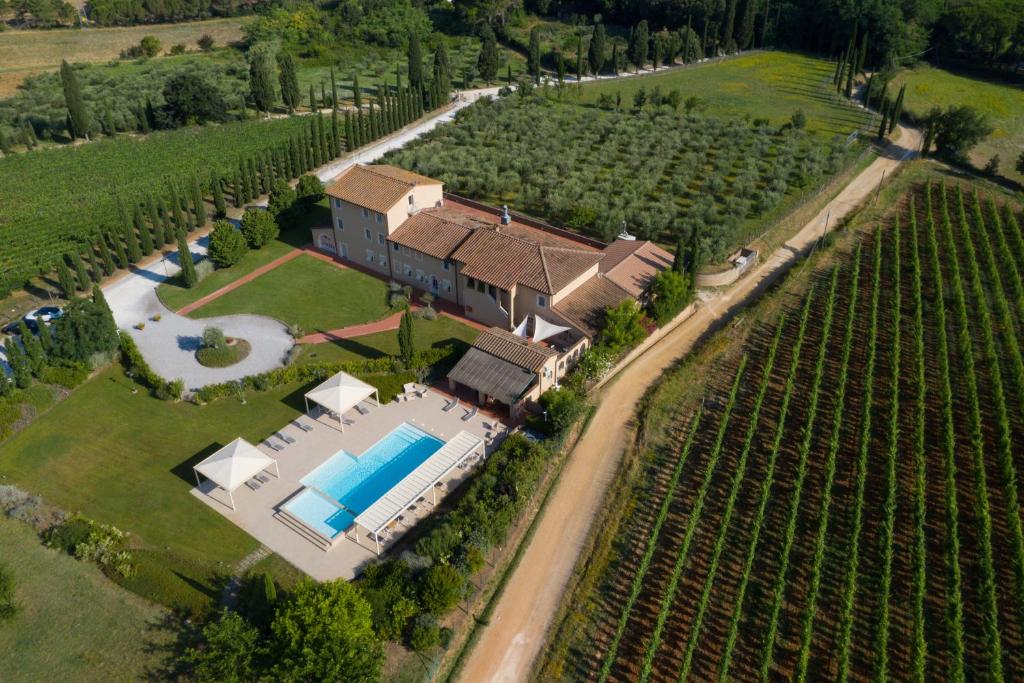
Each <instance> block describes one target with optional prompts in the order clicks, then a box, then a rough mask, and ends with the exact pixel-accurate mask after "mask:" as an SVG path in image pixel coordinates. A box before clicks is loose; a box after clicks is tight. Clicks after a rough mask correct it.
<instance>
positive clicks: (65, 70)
mask: <svg viewBox="0 0 1024 683" xmlns="http://www.w3.org/2000/svg"><path fill="white" fill-rule="evenodd" d="M60 82H61V86H62V88H63V90H64V105H65V106H66V107H67V110H68V120H69V121H70V122H71V128H70V130H69V131H68V132H69V133H71V136H72V137H74V138H85V139H86V140H88V139H89V131H90V130H91V129H92V118H91V117H90V116H89V110H88V109H87V108H86V106H85V99H83V97H82V85H81V84H80V83H79V82H78V75H77V74H76V73H75V72H74V70H73V69H72V68H71V65H70V64H68V63H67V61H63V62H61V63H60Z"/></svg>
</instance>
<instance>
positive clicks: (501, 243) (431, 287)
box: [312, 164, 672, 415]
mask: <svg viewBox="0 0 1024 683" xmlns="http://www.w3.org/2000/svg"><path fill="white" fill-rule="evenodd" d="M327 196H328V198H329V201H330V206H331V225H330V226H329V227H326V226H325V227H317V228H313V230H312V233H313V235H312V236H313V243H314V245H316V247H317V248H318V249H319V250H321V251H323V252H326V253H329V254H332V255H334V256H335V257H336V258H338V259H340V260H342V261H345V262H350V263H353V264H357V265H359V266H361V267H363V268H364V269H366V270H369V271H371V272H373V273H377V274H379V275H380V276H381V277H384V278H388V279H390V280H394V281H396V282H400V283H404V284H410V285H412V286H413V287H416V288H417V289H421V290H424V291H427V292H430V293H431V294H433V295H434V296H435V297H436V298H438V299H440V300H443V301H446V302H449V303H450V304H452V305H454V306H455V307H457V308H458V309H460V310H461V311H463V312H464V314H465V316H466V317H468V318H471V319H473V320H476V321H478V322H480V323H483V324H484V325H488V326H490V327H491V328H492V329H491V330H489V331H488V332H484V333H482V334H481V335H480V339H479V340H478V341H477V344H475V345H474V347H473V349H472V350H471V351H470V352H469V353H467V354H466V356H464V357H463V359H462V360H461V361H460V362H459V364H458V365H457V366H456V367H455V368H454V369H453V371H452V374H451V375H450V376H449V381H450V383H451V385H452V388H453V389H456V388H458V387H459V386H464V387H468V388H469V389H472V390H475V391H476V392H477V399H478V400H479V401H480V402H481V403H491V402H494V401H497V402H498V403H502V404H505V405H507V406H508V408H509V411H510V412H511V413H512V414H513V415H515V414H517V413H518V412H520V411H521V410H522V408H523V407H524V406H525V405H526V404H527V403H530V402H532V401H534V400H536V398H537V397H538V396H539V395H540V394H541V393H543V392H544V391H546V390H547V388H549V387H550V386H554V385H555V384H556V383H557V381H558V379H559V378H561V377H562V376H563V375H564V374H565V373H566V372H567V371H568V370H569V369H571V368H572V366H573V365H575V363H576V361H577V359H578V358H579V356H580V354H581V353H582V352H583V351H584V350H585V349H586V348H587V347H588V346H590V345H591V344H592V343H593V341H594V339H595V337H596V336H597V334H598V333H599V332H600V329H601V325H602V321H603V316H604V312H605V311H606V310H607V308H608V307H610V306H615V305H617V304H619V303H621V302H622V301H624V300H626V299H634V300H639V299H641V298H642V296H643V293H644V289H645V287H646V285H647V283H648V282H649V281H650V279H651V278H652V277H653V276H654V275H655V274H656V273H658V272H659V271H661V270H664V269H666V268H669V267H671V265H672V256H671V254H669V253H668V252H666V251H665V250H664V249H661V248H660V247H658V246H657V245H655V244H653V243H652V242H646V241H638V240H634V239H632V238H624V239H617V240H616V241H615V242H613V243H612V244H607V245H606V244H604V243H601V242H598V241H597V240H594V239H590V238H587V237H583V236H580V235H577V234H575V233H572V232H570V231H568V230H562V229H560V228H556V227H554V226H551V225H548V224H546V223H542V222H540V221H537V220H535V219H532V218H527V217H525V216H520V215H513V214H511V213H509V211H508V209H507V208H505V209H495V208H493V207H489V206H486V205H482V204H479V203H477V202H472V201H469V200H466V199H462V198H459V197H455V196H452V195H450V194H447V193H445V192H444V186H443V184H442V183H441V182H440V181H438V180H434V179H432V178H428V177H426V176H423V175H419V174H417V173H413V172H411V171H406V170H404V169H400V168H396V167H394V166H387V165H373V166H367V165H362V164H357V165H354V166H352V167H351V168H349V169H348V170H347V171H345V172H344V173H343V174H342V175H341V176H340V177H339V178H338V179H337V180H336V181H335V182H334V183H332V184H331V185H330V186H329V187H328V188H327ZM502 372H504V373H506V374H508V375H509V376H514V379H515V381H512V382H503V381H494V378H495V377H496V376H497V375H500V374H501V373H502ZM487 378H490V379H487Z"/></svg>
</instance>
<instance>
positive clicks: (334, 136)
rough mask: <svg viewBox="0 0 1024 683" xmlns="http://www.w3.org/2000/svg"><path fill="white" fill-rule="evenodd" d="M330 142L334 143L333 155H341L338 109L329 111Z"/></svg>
mask: <svg viewBox="0 0 1024 683" xmlns="http://www.w3.org/2000/svg"><path fill="white" fill-rule="evenodd" d="M331 142H332V143H334V157H335V158H337V157H340V156H341V130H340V129H339V126H338V110H337V109H335V110H334V111H332V112H331Z"/></svg>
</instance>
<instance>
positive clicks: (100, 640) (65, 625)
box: [0, 517, 164, 683]
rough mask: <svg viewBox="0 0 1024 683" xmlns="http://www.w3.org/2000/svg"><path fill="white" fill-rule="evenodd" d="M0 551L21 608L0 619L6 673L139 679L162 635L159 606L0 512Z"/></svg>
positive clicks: (28, 677) (33, 677)
mask: <svg viewBox="0 0 1024 683" xmlns="http://www.w3.org/2000/svg"><path fill="white" fill-rule="evenodd" d="M0 548H2V549H3V550H2V552H0V556H2V562H3V564H5V565H6V566H7V567H8V568H9V569H10V570H11V572H12V573H13V574H14V581H15V585H14V591H15V595H16V597H17V601H18V602H19V603H20V605H21V608H22V609H21V612H20V613H19V614H18V615H17V616H15V617H14V619H13V620H12V621H9V622H5V623H3V624H0V661H2V662H4V663H5V664H4V666H3V675H2V676H0V678H3V680H5V681H9V682H12V683H13V682H14V681H85V680H93V681H95V680H118V681H127V680H143V679H145V678H147V676H146V675H145V674H146V671H147V669H148V668H150V667H151V666H153V665H155V664H157V658H158V657H159V656H160V654H159V653H154V652H151V651H147V648H148V646H149V645H151V644H154V643H161V642H162V641H163V640H164V637H163V636H162V634H161V632H159V631H157V630H155V629H154V626H155V624H156V623H158V622H159V620H160V618H161V616H162V615H163V610H162V609H160V608H159V607H156V606H155V605H151V604H149V603H147V602H146V601H145V600H142V599H141V598H139V597H138V596H135V595H132V594H131V593H129V592H128V591H126V590H123V589H122V588H120V587H118V586H117V585H115V584H113V583H111V582H110V581H109V580H108V579H107V578H106V577H105V576H103V574H102V573H101V572H100V571H99V570H98V569H97V568H96V567H95V566H94V565H92V564H90V563H87V562H79V561H78V560H75V559H74V558H72V557H70V556H68V555H65V554H63V553H60V552H58V551H56V550H50V549H49V548H47V547H45V546H44V545H43V544H42V543H41V542H40V540H39V537H38V536H37V535H36V534H35V533H34V532H33V531H32V529H31V528H30V527H29V526H27V525H25V524H22V523H20V522H14V521H11V520H7V519H3V518H2V517H0Z"/></svg>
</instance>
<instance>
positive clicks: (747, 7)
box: [736, 0, 758, 50]
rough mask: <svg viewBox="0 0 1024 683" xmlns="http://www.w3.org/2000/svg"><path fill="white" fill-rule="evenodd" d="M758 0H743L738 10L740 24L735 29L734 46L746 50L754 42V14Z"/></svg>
mask: <svg viewBox="0 0 1024 683" xmlns="http://www.w3.org/2000/svg"><path fill="white" fill-rule="evenodd" d="M757 3H758V0H743V6H742V9H740V10H738V14H739V17H740V25H739V27H738V28H737V29H736V48H737V49H739V50H746V49H748V48H749V47H751V46H752V45H753V44H754V15H755V13H756V11H757Z"/></svg>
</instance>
